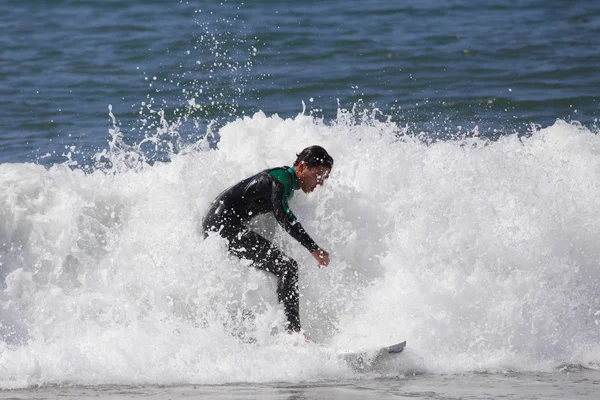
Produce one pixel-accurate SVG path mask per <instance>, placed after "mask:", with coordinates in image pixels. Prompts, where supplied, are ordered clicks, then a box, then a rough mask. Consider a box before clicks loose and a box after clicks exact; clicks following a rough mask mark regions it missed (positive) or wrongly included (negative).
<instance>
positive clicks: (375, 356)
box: [341, 341, 406, 372]
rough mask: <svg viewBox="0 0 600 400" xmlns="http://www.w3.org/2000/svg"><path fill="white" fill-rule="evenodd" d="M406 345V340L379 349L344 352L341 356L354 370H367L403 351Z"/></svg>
mask: <svg viewBox="0 0 600 400" xmlns="http://www.w3.org/2000/svg"><path fill="white" fill-rule="evenodd" d="M405 347H406V341H404V342H401V343H396V344H393V345H391V346H386V347H382V348H378V349H372V350H364V351H358V352H352V353H342V354H341V356H342V358H343V359H344V361H346V362H347V363H348V365H350V367H352V369H353V370H355V371H359V372H367V371H371V370H373V369H375V368H376V367H377V365H379V364H380V363H382V362H384V361H385V360H388V359H390V358H393V357H395V356H397V355H398V354H400V353H402V351H404V348H405Z"/></svg>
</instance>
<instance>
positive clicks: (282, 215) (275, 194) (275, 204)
mask: <svg viewBox="0 0 600 400" xmlns="http://www.w3.org/2000/svg"><path fill="white" fill-rule="evenodd" d="M271 182H272V183H271V185H272V186H271V207H272V208H273V214H275V219H277V222H279V225H281V226H282V227H283V229H285V231H286V232H287V233H289V234H290V236H292V237H293V238H294V239H296V240H297V241H298V242H300V244H301V245H302V246H304V247H306V248H307V249H308V251H310V252H311V253H312V252H313V251H316V250H318V249H319V246H317V244H316V243H315V241H314V240H312V238H311V237H310V236H309V235H308V233H306V231H305V230H304V228H303V227H302V225H301V224H300V222H297V221H296V217H295V216H294V214H293V213H292V212H291V210H290V209H289V208H288V203H287V196H286V195H285V188H284V187H283V184H282V183H281V182H279V181H278V180H276V179H271Z"/></svg>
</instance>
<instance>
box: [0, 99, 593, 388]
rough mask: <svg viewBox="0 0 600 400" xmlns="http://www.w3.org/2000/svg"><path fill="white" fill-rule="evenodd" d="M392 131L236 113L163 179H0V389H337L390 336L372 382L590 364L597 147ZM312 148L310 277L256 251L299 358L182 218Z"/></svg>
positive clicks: (18, 172)
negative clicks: (318, 258) (296, 305)
mask: <svg viewBox="0 0 600 400" xmlns="http://www.w3.org/2000/svg"><path fill="white" fill-rule="evenodd" d="M404 133H405V132H404V131H403V129H401V128H400V127H398V126H397V125H395V124H392V123H385V122H378V121H376V120H371V121H365V120H357V119H355V118H353V116H352V115H351V114H350V113H345V112H343V111H340V112H339V113H338V116H337V118H336V119H335V120H334V121H333V122H332V123H324V122H323V121H322V120H320V119H317V118H313V117H310V116H306V115H298V116H297V117H296V118H293V119H281V118H279V117H278V116H266V115H264V114H263V113H257V114H255V115H254V116H252V117H245V118H242V119H237V120H235V121H233V122H230V123H228V124H227V125H225V126H224V127H222V128H221V129H220V131H219V135H220V140H219V141H218V145H217V147H218V149H216V148H214V147H215V146H209V143H208V141H207V140H202V141H200V142H199V143H197V144H196V145H194V146H190V147H188V148H185V149H183V151H181V152H179V153H178V154H174V155H172V157H171V160H170V162H166V163H155V164H153V165H149V164H140V163H133V164H132V163H130V162H129V161H130V160H131V159H132V158H131V157H130V156H127V155H124V154H122V153H119V152H117V151H116V150H115V151H112V152H108V153H107V154H104V155H103V157H108V158H111V159H110V163H111V165H112V166H113V167H112V169H97V170H95V171H93V172H89V173H84V172H83V171H81V170H79V169H73V168H70V167H69V166H67V165H56V166H53V167H51V168H50V169H45V168H44V167H42V166H40V165H36V164H29V163H27V164H2V165H0V187H1V188H2V190H1V191H0V274H1V276H0V280H1V282H2V286H1V289H2V290H1V292H0V296H1V297H0V302H1V304H2V305H3V308H2V309H1V310H0V371H1V372H0V387H2V388H7V387H19V386H28V385H32V384H47V383H49V384H53V383H75V384H103V383H127V384H131V383H134V384H135V383H153V384H179V383H198V384H213V383H227V382H274V381H292V382H293V381H307V380H308V381H311V380H322V379H344V378H351V377H355V376H356V373H355V372H353V371H352V370H351V369H350V368H349V367H348V365H346V364H345V363H344V362H343V361H341V360H340V358H339V357H337V354H338V353H339V352H341V351H346V350H356V349H361V348H369V347H377V346H382V345H388V344H392V343H396V342H398V341H402V340H407V341H408V347H407V350H406V354H403V355H402V356H401V357H398V359H397V360H398V361H397V362H396V363H392V364H389V365H386V367H385V369H384V370H382V371H378V372H377V373H378V374H383V375H386V374H392V375H398V374H403V373H406V372H412V371H425V372H433V373H438V372H439V373H453V372H461V371H474V370H475V371H487V370H507V369H509V370H517V371H518V370H521V371H540V370H542V371H543V370H552V369H555V368H557V367H560V366H561V365H565V364H581V365H584V366H588V367H595V366H597V365H598V363H600V345H599V343H600V328H599V324H600V299H599V297H598V295H597V294H598V293H599V292H600V269H599V268H598V265H599V262H600V247H599V246H598V243H600V200H599V199H600V184H599V183H598V182H599V180H598V176H600V138H599V137H598V136H597V135H596V134H595V133H594V132H591V131H590V130H588V129H587V128H584V127H581V126H579V125H577V124H576V123H567V122H564V121H560V120H559V121H557V122H556V123H555V124H554V125H552V126H550V127H546V128H544V129H534V131H533V132H521V134H520V135H517V134H514V135H508V136H503V137H501V138H499V139H498V140H497V141H489V140H486V139H483V138H478V137H477V136H471V137H465V138H462V139H453V140H445V141H442V140H440V141H436V142H429V143H427V142H424V141H423V140H420V139H417V138H414V137H412V136H408V135H405V134H404ZM312 144H320V145H322V146H324V147H325V148H326V149H327V150H328V151H329V152H330V154H331V155H332V156H333V157H334V159H335V167H334V169H333V171H332V174H331V178H330V179H329V180H328V182H327V184H326V185H325V186H324V187H323V188H321V190H318V191H315V193H313V194H310V195H304V194H298V195H296V197H295V198H294V200H293V201H292V203H291V208H292V209H293V210H294V212H295V214H296V215H297V216H298V219H299V220H300V221H301V222H302V224H303V225H304V227H305V228H306V230H307V231H308V232H309V233H310V234H311V236H312V237H313V238H314V239H315V240H316V241H317V243H319V245H320V246H322V247H323V248H324V249H326V250H327V251H329V252H330V254H331V256H332V262H331V264H330V266H329V267H328V268H326V269H318V268H317V267H316V265H315V263H314V260H312V257H311V256H310V254H309V253H308V252H306V251H305V250H304V249H303V248H302V247H301V246H300V245H299V244H297V243H296V242H294V241H293V240H291V239H290V238H289V237H288V236H287V235H286V234H284V233H281V232H280V233H279V234H278V236H277V237H276V241H277V243H278V244H279V245H281V246H282V248H283V249H284V250H285V251H286V252H287V253H288V254H289V255H290V256H292V257H294V258H295V259H296V260H298V262H299V263H300V287H301V296H302V297H301V318H302V321H303V326H304V328H305V329H306V331H307V332H308V334H309V335H310V336H311V337H312V338H313V339H314V340H315V342H317V343H309V344H306V343H303V342H301V341H298V340H296V339H294V338H291V337H289V336H288V335H286V334H284V333H282V329H281V328H282V326H283V324H284V321H285V317H284V315H283V310H282V307H281V306H280V305H279V304H278V303H277V298H276V295H275V282H274V279H273V278H271V277H270V276H269V275H267V274H266V273H264V272H260V271H257V270H254V269H252V268H249V267H248V263H247V262H245V261H243V260H242V261H240V260H238V259H236V258H235V257H230V256H228V255H227V254H226V250H225V249H226V246H225V243H224V242H223V240H222V239H220V238H218V237H209V238H208V239H207V240H204V239H203V236H202V234H201V232H200V221H201V219H202V216H203V212H204V210H205V209H206V208H207V206H208V204H209V202H210V201H211V200H212V199H213V198H214V197H215V196H216V195H217V194H218V193H219V192H221V191H222V190H223V189H225V188H226V187H228V186H230V185H231V184H232V183H235V182H236V181H238V180H240V179H242V178H244V177H246V176H249V175H251V174H253V173H256V172H258V171H260V170H262V169H265V168H268V167H272V166H278V165H285V164H287V165H289V164H291V163H292V162H293V160H294V159H295V155H296V153H297V152H298V151H300V150H301V149H302V148H304V147H306V146H308V145H312ZM128 160H129V161H128ZM263 223H266V224H270V223H273V221H269V220H265V221H263Z"/></svg>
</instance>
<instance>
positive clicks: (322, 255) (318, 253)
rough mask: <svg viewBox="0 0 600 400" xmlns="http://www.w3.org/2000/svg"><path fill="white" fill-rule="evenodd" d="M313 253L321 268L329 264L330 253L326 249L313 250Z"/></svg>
mask: <svg viewBox="0 0 600 400" xmlns="http://www.w3.org/2000/svg"><path fill="white" fill-rule="evenodd" d="M311 254H312V256H313V257H314V259H315V260H317V263H319V268H322V267H326V266H328V265H329V253H328V252H326V251H325V250H323V249H318V250H315V251H313V252H312V253H311Z"/></svg>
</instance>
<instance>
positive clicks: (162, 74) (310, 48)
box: [0, 0, 600, 165]
mask: <svg viewBox="0 0 600 400" xmlns="http://www.w3.org/2000/svg"><path fill="white" fill-rule="evenodd" d="M0 26H2V29H3V35H2V37H1V38H0V51H1V53H0V108H1V109H2V114H3V117H2V119H1V120H0V140H1V142H0V143H1V147H0V162H41V163H43V164H46V165H47V164H53V163H60V162H64V161H65V157H62V156H61V155H62V154H64V153H68V150H65V147H68V146H76V147H77V152H78V154H79V155H85V156H87V158H88V159H89V156H90V155H92V154H94V153H96V152H97V151H98V150H99V149H103V148H106V147H107V146H106V142H107V140H108V129H109V127H110V126H111V121H110V119H109V117H108V105H109V104H111V105H112V106H113V111H114V114H115V117H116V119H117V121H118V123H119V124H121V126H122V129H121V130H122V131H123V133H124V134H125V137H126V140H129V141H130V142H131V143H134V142H139V141H140V138H141V137H143V136H144V134H150V135H154V134H155V132H154V131H153V129H152V126H151V125H152V124H151V122H146V121H144V118H156V115H155V114H151V113H150V112H149V110H148V105H152V110H154V111H160V110H163V111H164V112H165V116H166V120H167V121H168V122H170V123H172V122H174V121H175V120H177V119H178V118H184V119H186V121H187V124H183V126H182V127H181V128H180V133H181V134H182V137H183V140H184V141H185V142H194V141H196V140H197V139H198V138H200V137H202V136H203V135H204V134H205V133H206V128H205V127H206V125H207V124H209V123H211V122H212V123H213V124H215V123H216V125H213V126H215V127H218V126H220V125H222V124H223V123H225V122H226V121H229V120H232V119H235V118H239V117H241V116H243V115H251V114H252V113H254V112H256V111H258V110H262V111H264V112H265V113H266V114H267V115H271V114H278V115H280V116H283V117H294V116H295V115H297V114H298V113H300V112H302V109H303V106H302V101H304V102H305V104H306V107H307V112H311V113H312V115H315V116H319V117H324V118H326V119H334V118H335V116H336V113H337V110H338V107H341V108H345V109H352V108H355V109H356V108H360V109H367V110H373V109H375V108H377V109H379V110H380V115H379V117H380V118H384V119H385V118H391V119H392V120H393V121H395V122H397V123H398V124H400V125H402V126H406V127H408V129H409V131H410V132H416V133H420V132H425V133H426V134H427V135H429V136H436V137H439V136H440V134H442V135H443V134H448V133H457V132H459V131H467V132H471V131H472V130H473V129H474V127H475V126H477V127H478V130H479V132H480V133H482V134H486V135H490V136H492V137H497V136H498V135H501V134H507V133H514V132H519V133H521V134H523V133H526V132H527V130H528V126H529V124H538V125H540V126H542V127H545V126H549V125H551V124H553V123H554V121H555V120H556V119H559V118H560V119H565V120H568V121H570V120H574V121H580V122H581V123H582V124H584V125H585V126H588V127H595V126H596V124H597V122H596V121H597V118H598V115H599V109H598V84H599V82H600V73H599V72H598V65H600V52H599V51H598V46H597V38H598V34H599V33H600V5H598V4H597V3H596V2H588V1H574V2H568V3H566V2H563V1H541V0H540V1H538V0H526V1H519V2H515V3H513V4H507V3H506V2H503V1H466V0H465V1H460V0H459V1H449V2H436V1H423V2H419V3H414V4H402V3H393V2H389V1H369V2H364V1H355V0H350V1H343V2H342V1H339V2H338V1H331V2H320V1H308V2H301V3H287V2H279V1H260V2H247V3H242V2H232V1H208V2H207V1H203V2H194V1H188V2H178V1H172V2H170V3H169V2H161V1H151V2H144V3H143V4H141V3H135V2H123V1H75V0H73V1H67V0H64V1H55V2H45V1H43V2H42V1H40V2H38V1H36V2H17V1H5V2H3V3H2V4H1V5H0ZM200 90H202V92H201V93H200ZM190 99H195V104H197V105H198V108H196V109H194V110H193V111H191V110H190V109H189V107H188V101H189V100H190ZM143 104H144V105H143ZM140 110H142V111H143V113H142V114H143V115H140ZM192 121H194V122H195V123H192ZM149 126H150V128H148V127H149ZM43 156H45V157H43ZM84 158H85V157H84ZM88 161H89V160H88Z"/></svg>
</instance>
